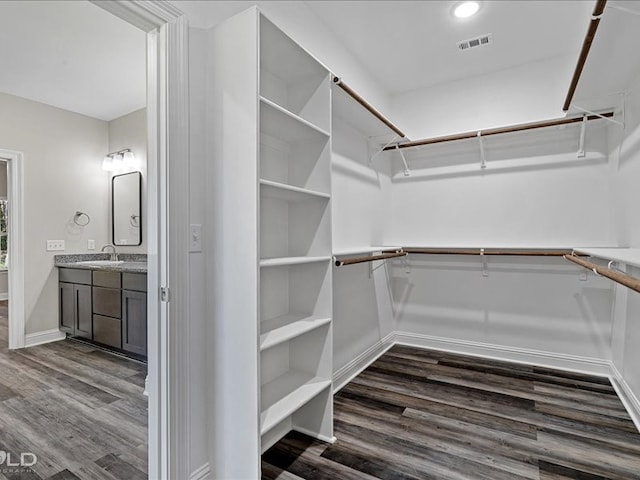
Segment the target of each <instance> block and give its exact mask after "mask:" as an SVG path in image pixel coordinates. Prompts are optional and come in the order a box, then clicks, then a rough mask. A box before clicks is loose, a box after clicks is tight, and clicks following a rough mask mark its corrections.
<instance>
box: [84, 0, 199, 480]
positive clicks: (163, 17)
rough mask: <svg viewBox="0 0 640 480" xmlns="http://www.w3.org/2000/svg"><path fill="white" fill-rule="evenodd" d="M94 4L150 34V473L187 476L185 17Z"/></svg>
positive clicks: (138, 4) (132, 1) (136, 6)
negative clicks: (166, 296)
mask: <svg viewBox="0 0 640 480" xmlns="http://www.w3.org/2000/svg"><path fill="white" fill-rule="evenodd" d="M93 3H95V4H97V5H98V6H100V7H102V8H103V9H105V10H107V11H109V12H111V13H113V14H114V15H116V16H118V17H120V18H121V19H123V20H125V21H127V22H129V23H130V24H132V25H135V26H137V27H139V28H141V29H142V30H144V31H146V32H147V120H148V121H147V138H148V140H147V142H148V149H147V162H148V164H147V205H148V207H147V208H148V212H147V213H148V215H147V219H146V222H147V223H146V225H147V230H148V232H149V235H148V238H149V240H148V251H147V258H148V276H147V282H148V285H147V287H148V289H147V291H148V293H147V311H148V326H147V332H148V340H147V343H148V362H149V363H148V369H149V383H148V386H149V478H154V479H155V478H157V479H163V480H165V479H166V480H172V479H183V478H188V477H189V465H188V464H189V458H190V456H189V450H190V449H189V441H190V436H189V425H190V417H189V391H190V385H189V378H190V374H189V356H188V353H189V344H188V342H189V304H188V286H189V262H188V261H186V262H185V261H184V258H185V253H186V256H187V257H188V236H186V235H184V238H182V235H183V234H182V232H184V231H187V228H184V227H183V225H186V223H187V222H188V219H189V210H188V208H189V195H188V192H189V188H188V187H189V184H188V172H189V169H188V168H186V167H187V166H188V158H189V110H188V108H189V102H188V43H187V41H188V22H187V19H186V17H185V16H183V15H182V13H181V12H180V11H179V10H178V9H177V8H176V7H174V6H173V5H171V4H170V3H168V2H166V1H162V0H157V1H153V2H151V1H148V0H109V1H105V0H93ZM185 159H186V160H185ZM185 163H186V165H185ZM169 224H170V225H171V229H169V228H168V225H169ZM185 245H186V249H185ZM183 250H184V251H183ZM187 260H188V258H187ZM160 287H163V288H166V289H168V290H170V291H171V294H172V295H171V296H172V298H171V302H170V303H169V302H161V301H160V295H159V292H160ZM170 318H176V319H180V321H179V322H170Z"/></svg>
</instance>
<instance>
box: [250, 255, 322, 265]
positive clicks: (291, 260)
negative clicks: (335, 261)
mask: <svg viewBox="0 0 640 480" xmlns="http://www.w3.org/2000/svg"><path fill="white" fill-rule="evenodd" d="M329 260H331V257H329V256H324V257H280V258H264V259H262V260H260V266H261V267H279V266H283V265H301V264H303V263H317V262H327V261H329Z"/></svg>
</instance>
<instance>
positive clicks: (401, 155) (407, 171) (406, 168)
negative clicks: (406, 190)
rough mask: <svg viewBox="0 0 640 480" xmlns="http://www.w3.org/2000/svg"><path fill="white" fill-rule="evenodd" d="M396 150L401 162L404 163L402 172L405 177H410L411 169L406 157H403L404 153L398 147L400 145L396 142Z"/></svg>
mask: <svg viewBox="0 0 640 480" xmlns="http://www.w3.org/2000/svg"><path fill="white" fill-rule="evenodd" d="M396 150H397V151H398V153H399V154H400V158H401V159H402V164H403V165H404V172H403V174H404V176H405V177H410V176H411V170H409V165H408V164H407V159H406V158H404V153H403V152H402V150H401V149H400V145H399V144H397V143H396Z"/></svg>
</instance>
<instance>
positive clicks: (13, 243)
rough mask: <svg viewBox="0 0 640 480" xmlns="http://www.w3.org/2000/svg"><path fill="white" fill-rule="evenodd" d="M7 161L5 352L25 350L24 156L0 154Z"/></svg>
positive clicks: (6, 152) (8, 151)
mask: <svg viewBox="0 0 640 480" xmlns="http://www.w3.org/2000/svg"><path fill="white" fill-rule="evenodd" d="M0 158H2V159H4V160H7V161H8V162H7V179H8V182H7V187H8V197H9V202H10V204H11V210H10V212H9V215H10V217H11V218H10V221H11V228H10V229H9V238H8V241H9V262H11V268H10V269H9V280H8V281H9V304H10V305H11V308H10V309H9V348H10V349H16V348H23V347H24V346H25V325H26V318H25V305H24V295H25V285H24V223H25V220H24V174H23V171H24V166H23V161H24V156H23V154H22V153H21V152H14V151H10V150H0Z"/></svg>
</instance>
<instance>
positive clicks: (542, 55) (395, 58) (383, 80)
mask: <svg viewBox="0 0 640 480" xmlns="http://www.w3.org/2000/svg"><path fill="white" fill-rule="evenodd" d="M306 3H307V4H308V5H309V7H311V9H312V10H313V11H314V12H315V13H316V14H317V15H318V16H319V17H320V18H321V19H322V20H323V21H324V23H325V24H326V25H327V26H328V27H329V29H330V30H332V31H333V33H334V34H335V35H336V36H337V37H338V38H339V39H340V40H341V41H342V43H343V44H344V47H345V48H346V49H347V50H349V51H350V52H351V53H352V54H353V55H354V56H355V57H356V58H357V59H358V60H359V61H360V62H361V63H362V64H363V65H364V66H365V68H367V69H368V70H369V72H370V73H371V74H372V75H373V76H374V78H376V79H378V81H379V82H380V84H381V85H382V86H383V87H384V88H385V89H386V90H387V91H388V92H389V93H390V94H392V95H394V94H399V93H404V92H407V91H410V90H414V89H417V88H421V87H425V86H430V85H435V84H438V83H442V82H447V81H452V80H459V79H462V78H468V77H473V76H477V75H481V74H485V73H489V72H495V71H499V70H503V69H506V68H509V67H514V66H516V65H521V64H525V63H531V62H536V61H539V60H543V59H548V58H552V57H557V56H561V55H569V54H572V55H575V57H576V60H577V56H578V53H579V51H580V48H581V46H582V41H583V40H584V36H585V33H586V31H587V28H588V25H589V20H590V17H591V13H592V11H593V7H594V4H595V2H594V1H593V0H587V1H580V0H570V1H548V0H543V1H533V0H528V1H504V0H503V1H484V2H482V5H481V9H480V11H479V12H478V13H477V14H476V15H475V16H473V17H471V18H467V19H457V18H455V17H454V16H453V15H452V13H451V10H452V7H453V5H455V4H457V3H458V2H455V1H374V2H364V1H342V2H331V1H329V2H327V1H307V2H306ZM487 33H490V34H492V35H493V43H492V44H489V45H487V46H483V47H478V48H474V49H471V50H466V51H458V48H457V42H458V41H461V40H467V39H470V38H474V37H477V36H479V35H484V34H487Z"/></svg>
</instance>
